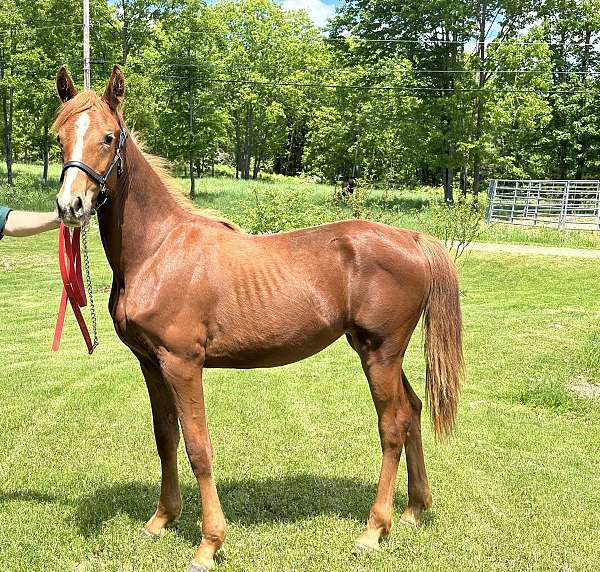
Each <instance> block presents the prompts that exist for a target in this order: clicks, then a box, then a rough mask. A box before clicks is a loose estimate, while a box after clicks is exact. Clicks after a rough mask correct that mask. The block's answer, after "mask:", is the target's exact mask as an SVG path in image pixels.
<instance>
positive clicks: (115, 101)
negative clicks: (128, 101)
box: [102, 65, 125, 111]
mask: <svg viewBox="0 0 600 572" xmlns="http://www.w3.org/2000/svg"><path fill="white" fill-rule="evenodd" d="M124 94H125V75H124V74H123V70H122V69H121V68H120V67H119V66H117V65H116V66H115V67H114V68H113V71H112V74H111V75H110V79H109V80H108V83H107V84H106V89H105V90H104V95H103V96H102V99H104V101H106V103H108V105H109V107H110V108H111V109H112V110H113V111H115V110H116V109H117V107H119V105H121V103H123V95H124Z"/></svg>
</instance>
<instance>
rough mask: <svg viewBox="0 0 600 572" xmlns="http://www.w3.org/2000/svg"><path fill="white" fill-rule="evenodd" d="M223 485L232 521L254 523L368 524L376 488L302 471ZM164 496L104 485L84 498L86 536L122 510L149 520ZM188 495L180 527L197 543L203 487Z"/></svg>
mask: <svg viewBox="0 0 600 572" xmlns="http://www.w3.org/2000/svg"><path fill="white" fill-rule="evenodd" d="M217 488H218V491H219V497H220V499H221V503H222V506H223V511H224V512H225V518H226V519H227V521H228V522H230V523H237V524H241V525H243V526H254V525H258V524H262V523H269V522H282V523H291V522H296V521H300V520H305V519H308V518H312V517H315V516H319V515H325V514H328V515H335V516H339V517H341V518H348V519H353V520H357V521H359V522H360V523H362V522H363V521H364V522H366V519H367V516H368V514H369V510H370V507H371V503H372V502H373V499H374V498H375V488H376V487H375V484H366V483H361V482H357V481H354V480H351V479H346V478H331V477H320V476H316V475H310V474H301V475H294V476H289V477H283V478H281V479H264V480H254V479H243V480H226V481H219V482H217ZM158 494H159V488H158V486H150V485H148V484H145V483H141V482H137V481H133V482H129V483H122V484H118V485H114V486H110V487H100V488H98V489H97V490H96V491H95V492H94V493H93V494H92V495H89V496H87V497H83V498H81V499H80V500H79V502H78V505H77V507H76V508H77V512H76V516H75V519H76V524H77V526H78V527H79V529H80V531H81V533H82V534H84V535H85V536H94V535H97V534H98V533H99V532H100V530H101V529H102V527H103V525H104V523H105V522H107V521H109V520H110V519H112V518H113V517H114V516H115V515H117V514H127V515H129V516H130V517H131V518H132V519H134V520H138V521H140V522H145V521H146V520H147V519H148V518H149V517H150V516H151V514H152V512H153V511H154V507H155V503H156V501H157V499H158ZM182 494H183V502H184V509H183V513H182V515H181V519H180V520H179V523H178V524H177V527H176V529H177V532H178V534H180V535H181V536H182V537H183V538H184V539H185V540H187V541H189V542H192V543H194V542H197V541H198V538H199V530H198V521H199V519H200V504H199V500H198V489H197V487H196V486H189V485H188V486H184V487H183V489H182ZM396 496H397V498H398V501H397V502H399V503H400V504H399V505H398V506H397V508H399V509H403V508H404V506H405V499H404V498H403V495H401V494H398V495H396Z"/></svg>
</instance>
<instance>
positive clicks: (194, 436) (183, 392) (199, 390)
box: [159, 352, 226, 572]
mask: <svg viewBox="0 0 600 572" xmlns="http://www.w3.org/2000/svg"><path fill="white" fill-rule="evenodd" d="M159 360H160V364H161V370H162V373H163V376H164V377H165V379H166V380H167V381H168V383H169V384H170V385H171V387H172V388H173V391H174V395H175V403H176V405H177V411H178V414H179V421H180V423H181V429H182V430H183V438H184V440H185V448H186V451H187V455H188V458H189V460H190V465H191V467H192V471H193V472H194V475H195V476H196V479H197V480H198V487H199V489H200V496H201V499H202V542H201V543H200V546H199V548H198V550H197V551H196V553H195V554H194V557H193V560H192V562H191V563H190V565H189V567H188V572H202V571H206V570H209V569H211V568H212V567H213V566H214V555H215V553H216V552H217V551H218V550H219V548H221V546H222V544H223V542H224V540H225V528H226V527H225V516H224V515H223V510H222V509H221V502H220V501H219V496H218V494H217V487H216V485H215V479H214V477H213V470H212V447H211V444H210V437H209V434H208V424H207V420H206V409H205V406H204V392H203V387H202V366H203V360H201V359H197V358H196V359H189V358H180V357H178V356H175V355H173V354H172V353H168V352H163V353H162V355H159Z"/></svg>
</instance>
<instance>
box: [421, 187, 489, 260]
mask: <svg viewBox="0 0 600 572" xmlns="http://www.w3.org/2000/svg"><path fill="white" fill-rule="evenodd" d="M486 207H487V198H485V197H483V196H479V197H478V198H475V197H474V196H473V195H468V196H466V197H461V198H460V199H459V200H458V201H456V202H455V203H453V204H451V205H447V204H446V203H442V202H432V203H431V204H430V206H429V207H428V209H427V211H421V216H420V219H421V223H422V224H421V226H422V228H423V230H425V231H426V232H428V233H430V234H432V235H433V236H435V237H437V238H439V239H440V240H442V241H444V244H445V245H446V247H447V248H448V249H449V250H450V252H451V253H452V254H453V256H454V259H455V260H456V259H458V258H459V257H460V256H461V255H462V254H463V253H464V251H465V249H466V248H467V246H468V245H469V244H471V242H473V241H474V240H475V239H477V237H478V236H479V235H480V234H481V233H482V232H483V227H482V224H481V222H482V219H483V216H484V214H485V211H486Z"/></svg>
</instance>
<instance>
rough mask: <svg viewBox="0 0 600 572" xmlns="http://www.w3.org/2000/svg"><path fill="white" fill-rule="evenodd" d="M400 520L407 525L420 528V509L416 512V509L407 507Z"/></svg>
mask: <svg viewBox="0 0 600 572" xmlns="http://www.w3.org/2000/svg"><path fill="white" fill-rule="evenodd" d="M400 522H401V523H402V524H403V525H405V526H410V527H411V528H419V526H421V515H420V511H419V512H415V510H413V509H411V508H407V509H406V510H405V511H404V512H403V513H402V515H401V516H400Z"/></svg>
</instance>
